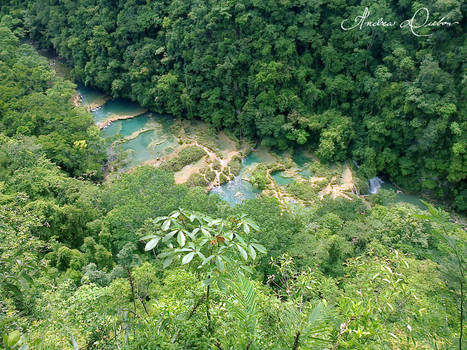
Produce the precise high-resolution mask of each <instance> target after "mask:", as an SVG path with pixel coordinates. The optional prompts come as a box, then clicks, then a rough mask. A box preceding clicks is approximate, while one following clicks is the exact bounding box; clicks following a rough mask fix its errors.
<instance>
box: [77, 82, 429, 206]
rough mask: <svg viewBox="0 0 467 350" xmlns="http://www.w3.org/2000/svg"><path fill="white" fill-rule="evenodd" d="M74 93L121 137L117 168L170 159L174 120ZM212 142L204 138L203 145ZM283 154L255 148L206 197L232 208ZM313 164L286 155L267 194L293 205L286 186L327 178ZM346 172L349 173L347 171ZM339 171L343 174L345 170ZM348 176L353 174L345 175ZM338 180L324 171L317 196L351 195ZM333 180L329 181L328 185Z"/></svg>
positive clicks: (109, 133)
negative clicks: (253, 178)
mask: <svg viewBox="0 0 467 350" xmlns="http://www.w3.org/2000/svg"><path fill="white" fill-rule="evenodd" d="M78 93H79V95H80V99H81V103H82V104H83V105H84V106H87V107H88V109H89V110H90V111H91V113H92V114H93V115H94V119H95V123H96V125H98V126H99V127H100V128H101V130H102V131H101V132H102V133H103V136H104V137H106V138H116V137H117V135H119V136H118V137H120V139H119V140H118V142H116V143H115V142H114V145H113V146H112V147H114V148H115V147H117V146H115V144H117V145H118V147H120V148H121V150H122V151H124V152H125V161H124V163H123V166H121V169H122V170H123V171H126V170H129V169H131V168H133V167H136V166H138V165H142V164H155V163H154V162H155V161H157V160H159V159H163V158H164V157H170V156H171V155H172V154H173V153H174V152H176V150H177V149H178V148H179V147H180V144H181V141H180V137H179V136H177V135H175V134H174V129H173V125H174V119H173V118H172V117H170V116H167V115H161V114H156V113H151V112H147V111H146V110H145V109H144V108H142V107H141V106H139V105H137V104H136V103H133V102H130V101H127V100H124V99H110V98H108V97H106V96H105V95H103V94H102V93H101V92H99V91H97V90H94V89H91V88H85V87H79V88H78ZM213 138H216V137H213ZM224 138H225V137H224ZM219 139H220V138H219ZM212 141H213V140H208V142H212ZM217 141H218V140H217ZM225 143H226V142H224V144H225ZM224 146H225V145H224ZM227 154H228V153H227ZM283 156H285V155H284V154H277V153H275V152H273V151H271V150H268V149H265V148H263V147H259V148H257V149H254V150H253V151H252V152H250V153H249V154H248V155H246V156H245V157H243V159H242V161H241V168H240V172H239V173H238V175H236V176H235V177H233V178H231V180H230V181H228V182H227V183H224V184H222V185H220V186H214V187H213V188H212V189H211V190H210V193H211V194H213V195H218V196H219V197H220V198H221V199H223V200H225V201H227V202H228V203H230V204H232V205H236V204H238V203H241V202H242V201H243V200H247V199H251V198H255V197H257V196H259V194H260V193H261V191H260V190H258V189H256V188H255V187H254V186H253V185H252V184H250V182H248V181H247V180H248V178H249V176H250V175H251V172H252V171H253V169H254V168H255V167H256V166H257V165H258V164H274V163H277V162H281V157H283ZM313 162H315V160H314V159H313V157H312V155H310V154H309V153H307V152H306V151H302V150H298V151H295V153H294V154H292V155H291V157H290V161H289V168H288V169H286V170H282V171H281V170H279V171H274V172H272V173H270V174H269V176H270V180H271V185H269V187H270V192H271V193H273V194H274V195H275V196H278V199H281V197H284V201H292V202H293V201H294V200H293V198H290V197H288V195H287V193H286V192H287V191H286V190H285V189H286V187H287V186H288V185H290V184H292V183H293V182H295V181H299V182H301V183H310V184H312V185H314V184H315V183H316V182H319V180H322V179H326V177H320V175H317V174H316V172H315V173H312V171H311V169H312V165H313ZM347 167H348V166H347ZM346 169H347V170H348V168H346ZM188 170H190V169H188ZM342 170H344V171H345V168H342ZM184 171H185V172H186V171H187V170H186V169H185V170H184ZM348 172H350V171H348ZM350 174H352V173H351V172H350ZM341 177H343V176H340V175H339V173H337V175H336V173H334V176H333V173H332V172H330V173H329V172H328V173H327V179H328V180H329V181H330V183H329V184H327V186H324V185H323V186H322V187H321V188H320V192H319V195H320V196H321V198H322V197H323V196H324V195H332V196H339V195H342V196H343V197H348V195H350V193H351V192H350V187H349V185H348V184H347V185H346V186H347V187H345V186H344V185H345V184H343V183H342V181H341V180H340V178H341ZM332 181H334V183H332V184H331V182H332ZM339 181H340V182H339ZM370 181H371V183H370V189H371V190H372V191H373V192H374V193H376V192H378V189H379V188H383V189H390V190H394V191H396V192H397V193H396V202H403V203H410V204H413V205H415V206H417V207H419V208H422V209H424V208H425V207H424V205H423V204H422V203H421V201H420V199H419V198H418V197H416V196H412V195H409V194H405V193H402V192H400V191H397V189H396V188H395V187H394V186H393V185H392V184H390V183H389V182H388V181H382V180H380V179H379V178H374V179H371V180H370ZM325 185H326V184H325ZM353 191H354V190H353V188H352V192H353ZM369 195H372V194H371V193H370V194H369Z"/></svg>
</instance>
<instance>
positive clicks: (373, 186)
mask: <svg viewBox="0 0 467 350" xmlns="http://www.w3.org/2000/svg"><path fill="white" fill-rule="evenodd" d="M368 182H369V184H370V193H371V194H375V193H378V191H379V189H380V188H381V184H382V183H383V182H384V181H383V180H381V179H380V178H379V177H378V176H375V177H374V178H372V179H370V180H369V181H368Z"/></svg>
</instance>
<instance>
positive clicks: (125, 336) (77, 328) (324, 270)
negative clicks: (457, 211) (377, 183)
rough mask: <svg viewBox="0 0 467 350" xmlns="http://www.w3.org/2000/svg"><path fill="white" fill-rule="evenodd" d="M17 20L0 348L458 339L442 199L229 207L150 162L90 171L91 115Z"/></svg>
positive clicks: (459, 269) (460, 256)
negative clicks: (437, 204)
mask: <svg viewBox="0 0 467 350" xmlns="http://www.w3.org/2000/svg"><path fill="white" fill-rule="evenodd" d="M11 2H14V1H11ZM38 3H39V2H38ZM51 3H54V4H55V2H52V1H51ZM151 3H152V4H153V5H154V6H156V4H157V3H156V2H151ZM284 3H286V2H284ZM60 4H63V5H64V6H70V8H71V7H72V6H76V9H77V10H78V9H81V8H80V6H79V3H76V2H60ZM73 4H74V5H73ZM128 4H131V3H130V2H128ZM57 6H58V5H57ZM109 6H110V5H109ZM159 6H161V9H163V8H165V6H162V3H159ZM183 6H188V5H184V4H183V3H182V2H173V3H172V5H170V6H169V7H170V8H172V7H173V11H175V9H176V8H177V9H179V8H180V7H183ZM274 6H276V5H275V4H273V3H271V4H269V7H268V9H267V10H268V11H269V10H271V9H273V8H274ZM281 6H285V5H281ZM156 7H157V6H156ZM44 9H47V10H50V8H49V7H47V6H44ZM96 9H98V8H94V9H93V11H92V12H93V13H95V14H96V15H98V14H99V11H96ZM108 9H113V7H109V8H108ZM81 10H82V9H81ZM109 11H110V10H109ZM112 11H113V10H112ZM264 11H266V9H265V10H264ZM181 13H183V12H181ZM227 14H228V11H227V12H220V16H221V17H229V16H226V15H227ZM57 16H58V15H57ZM132 17H133V19H134V16H132ZM70 18H73V17H72V16H71V17H70ZM88 18H91V17H86V19H88ZM103 18H107V17H106V16H104V17H103ZM108 18H111V14H108ZM151 18H152V17H151ZM101 19H102V18H100V17H99V16H97V17H96V20H101ZM59 20H65V18H64V17H63V16H61V17H60V16H58V17H57V18H55V17H54V21H55V23H56V24H58V23H61V22H60V21H59ZM122 20H123V18H122ZM170 20H171V19H170V18H169V19H167V20H166V21H165V22H167V23H166V26H170ZM253 20H254V18H252V19H249V20H248V21H253ZM277 20H282V18H278V19H277ZM128 21H129V19H128ZM248 21H247V22H248ZM14 22H15V21H14V20H12V18H11V17H4V19H3V20H2V25H0V43H1V44H2V46H1V51H0V81H1V85H0V112H1V114H0V123H1V125H2V128H1V130H0V335H1V338H0V346H1V347H2V348H5V349H26V346H28V347H29V348H30V349H127V350H131V349H135V350H136V349H251V350H254V349H257V350H259V349H278V350H279V349H281V350H282V349H293V350H297V349H414V350H415V349H453V348H458V349H459V350H460V349H463V348H465V346H466V343H465V338H464V340H462V336H461V335H462V334H463V333H465V328H466V327H465V326H464V327H463V326H462V322H463V319H464V314H465V306H464V304H465V285H466V275H465V271H466V261H465V257H466V256H467V244H466V242H467V235H466V232H465V230H464V229H463V228H462V227H461V226H460V225H458V224H455V223H453V222H451V220H450V218H449V215H448V214H447V213H445V212H443V211H442V210H439V209H434V208H433V207H431V206H430V205H429V204H427V205H428V207H429V209H430V211H429V212H427V211H424V212H422V211H421V210H420V209H417V208H415V207H412V206H410V205H401V204H391V203H390V200H391V198H390V196H387V195H385V196H384V200H381V201H373V202H372V203H371V202H368V201H364V200H363V199H362V198H360V197H358V196H354V197H352V200H347V199H343V198H340V199H336V200H333V199H325V200H323V201H316V203H315V204H314V205H313V206H307V207H305V206H300V205H296V206H291V208H290V209H289V210H288V211H282V209H281V207H280V206H279V204H278V202H277V200H276V199H274V198H271V197H259V198H257V199H254V200H250V201H247V202H244V203H243V204H241V205H238V206H236V207H231V206H230V205H228V204H227V203H225V202H222V201H221V200H220V199H219V198H218V197H216V196H209V195H207V194H206V193H205V192H204V191H203V190H202V189H200V188H189V187H187V186H184V185H175V184H174V177H173V174H172V173H170V172H167V171H165V170H161V169H156V168H154V167H151V166H143V167H139V168H136V169H134V170H133V171H132V172H128V173H115V174H112V176H110V177H109V179H108V180H107V181H105V182H104V183H102V184H97V183H92V182H90V181H89V180H90V178H94V177H98V176H99V174H100V171H98V167H99V166H100V161H101V160H102V159H103V156H102V155H103V154H104V151H103V148H102V142H101V140H100V137H99V134H98V133H97V131H96V129H95V127H94V126H92V118H91V116H90V115H89V114H87V113H86V112H85V111H84V110H83V109H81V108H73V106H72V104H71V102H70V96H71V92H72V90H73V89H74V86H73V84H71V83H70V82H68V81H66V80H63V79H59V78H57V77H55V76H54V73H52V71H51V70H50V68H49V67H47V64H46V62H45V61H44V60H43V59H41V58H40V57H39V56H38V55H37V54H36V53H35V52H34V50H32V48H31V47H30V46H28V45H25V44H20V43H19V40H18V38H17V37H16V36H15V35H14V34H13V33H12V31H11V29H13V30H15V32H16V34H17V35H21V30H20V29H19V28H20V27H16V24H15V23H14ZM133 22H134V21H133ZM133 22H132V23H133ZM253 22H254V21H253ZM51 23H52V22H51ZM96 23H98V22H96ZM100 23H101V24H102V23H104V22H102V21H101V22H100ZM215 24H216V22H214V23H213V24H212V25H213V26H215ZM77 25H78V24H77ZM15 28H16V29H15ZM70 28H71V27H70ZM135 28H136V27H135ZM138 28H139V27H138ZM207 29H208V30H209V28H208V27H207ZM261 29H263V28H261ZM138 30H139V29H138ZM263 34H264V33H263ZM136 36H137V34H135V37H136ZM129 38H131V36H129ZM67 39H68V38H67ZM278 42H280V41H279V39H278ZM99 47H100V46H99ZM108 49H109V50H110V51H111V47H110V46H109V47H108ZM92 50H94V51H92ZM92 50H91V51H90V53H92V52H98V48H97V47H93V49H92ZM281 50H282V51H283V52H287V50H285V48H284V47H282V49H281ZM196 57H198V58H199V57H200V56H199V55H198V56H196ZM83 59H84V58H83ZM7 62H8V63H7ZM77 67H79V65H78V66H77ZM226 78H227V76H226ZM227 81H228V80H227ZM201 104H202V103H201ZM6 120H8V121H9V123H6V122H5V121H6ZM331 124H332V123H331ZM341 126H342V127H345V124H344V125H341V124H340V123H339V125H336V129H339V128H340V127H341ZM76 142H77V143H76ZM186 152H187V154H186V155H185V156H186V157H190V158H191V156H192V154H195V153H196V154H197V153H199V154H201V153H200V152H197V151H193V150H192V151H186ZM196 157H198V156H196ZM258 171H259V175H258V178H262V177H261V176H264V169H258ZM91 174H92V175H91ZM70 175H72V176H70ZM84 175H89V176H88V178H86V177H85V176H84ZM73 176H75V177H73ZM77 176H81V178H79V177H78V178H77ZM295 186H296V191H297V192H300V193H303V195H304V196H311V194H309V193H307V192H306V191H303V190H302V189H300V188H299V187H297V185H295ZM380 203H384V204H385V205H384V206H383V205H381V204H380ZM180 208H183V209H180ZM462 327H463V328H462ZM462 331H464V332H462Z"/></svg>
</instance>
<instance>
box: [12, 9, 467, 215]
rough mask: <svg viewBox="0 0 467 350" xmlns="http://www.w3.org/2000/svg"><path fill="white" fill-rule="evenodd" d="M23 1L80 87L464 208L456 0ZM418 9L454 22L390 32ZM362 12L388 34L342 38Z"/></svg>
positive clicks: (370, 31)
mask: <svg viewBox="0 0 467 350" xmlns="http://www.w3.org/2000/svg"><path fill="white" fill-rule="evenodd" d="M20 3H23V4H26V6H24V7H23V8H27V9H26V10H25V11H23V12H21V13H20V14H19V16H24V18H25V24H26V31H27V32H28V34H29V35H30V37H31V38H32V39H33V40H34V41H36V42H39V43H40V44H41V46H42V47H46V48H50V47H53V48H54V49H55V50H56V51H57V53H58V54H59V55H60V56H61V57H63V58H65V59H67V60H68V61H69V62H70V63H72V65H73V76H74V77H75V78H77V79H78V80H80V81H82V82H84V83H85V84H90V85H92V86H96V87H99V88H101V89H102V90H104V91H108V92H109V93H110V92H111V93H112V95H113V96H123V97H128V98H130V99H132V100H135V101H138V102H139V103H140V104H142V105H143V106H146V107H149V108H151V109H152V110H155V111H164V112H166V113H169V114H172V115H174V116H184V117H187V118H194V117H200V118H202V119H203V120H205V121H208V122H210V123H211V124H212V125H214V126H215V127H217V128H228V129H231V130H234V131H235V132H236V134H237V135H239V136H248V137H258V138H260V139H261V140H262V141H263V143H264V144H265V145H269V146H275V147H278V148H280V149H284V148H286V147H290V146H293V145H297V144H298V145H307V146H308V147H310V148H311V149H313V150H316V154H317V155H318V156H319V157H320V158H321V160H323V161H336V160H344V159H347V158H353V159H354V160H356V161H357V162H358V163H359V164H361V173H362V174H363V175H364V176H366V177H373V176H375V175H376V174H378V173H385V174H387V175H389V177H390V178H391V179H392V180H393V181H394V182H396V183H397V184H398V185H400V186H402V187H404V188H406V189H408V190H411V191H420V190H423V191H428V192H432V193H433V194H435V195H438V196H444V197H447V198H448V199H450V200H453V201H454V203H455V205H456V206H457V208H458V209H461V210H465V209H466V208H467V188H466V182H465V179H466V175H467V173H466V171H467V170H466V169H467V163H466V160H467V150H466V147H467V144H466V140H467V121H466V119H465V118H466V115H467V109H466V105H465V102H466V101H467V94H466V92H467V90H466V88H465V87H466V86H467V84H466V80H465V79H466V78H465V76H466V70H465V69H466V68H465V64H464V62H465V57H466V56H467V51H466V49H467V46H466V44H465V40H466V34H465V33H466V32H465V26H466V20H465V12H466V5H465V3H464V2H463V1H460V0H453V1H443V0H427V1H424V2H422V3H420V2H410V1H398V2H394V1H384V0H380V1H376V2H375V1H339V0H333V1H322V0H306V1H303V0H284V1H269V0H261V1H259V0H236V1H231V0H222V1H218V0H216V1H212V0H211V1H195V2H187V1H182V0H177V1H146V0H131V1H111V2H109V1H106V0H80V1H60V2H57V1H50V0H29V1H20ZM423 6H426V7H427V8H429V10H430V16H431V17H430V21H431V20H439V19H441V18H445V20H446V21H449V22H459V23H458V24H457V25H453V26H449V27H447V26H442V27H430V28H421V29H419V31H420V33H421V34H432V36H430V37H417V36H415V35H413V34H412V33H411V32H410V30H409V28H405V29H401V28H399V26H398V24H399V23H401V22H402V21H404V20H406V19H409V18H411V17H412V16H413V14H414V13H415V11H416V10H417V9H419V8H420V7H423ZM365 7H368V8H369V11H370V17H369V18H368V19H367V20H369V21H373V22H375V21H377V19H378V18H380V17H381V18H383V19H384V20H385V21H388V22H392V21H395V22H396V23H397V26H396V27H394V28H388V27H383V28H382V27H371V26H366V25H364V26H363V29H362V30H359V29H356V30H352V31H343V30H341V22H342V21H343V20H345V19H349V21H348V23H353V19H354V18H355V17H356V16H358V15H361V14H362V13H363V10H364V8H365ZM419 21H421V18H419Z"/></svg>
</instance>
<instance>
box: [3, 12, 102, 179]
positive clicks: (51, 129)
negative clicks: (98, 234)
mask: <svg viewBox="0 0 467 350" xmlns="http://www.w3.org/2000/svg"><path fill="white" fill-rule="evenodd" d="M3 20H4V21H5V22H7V23H8V18H7V17H5V18H4V19H3ZM18 43H19V40H18V38H17V37H16V36H14V35H13V33H12V32H11V31H10V29H8V28H7V27H5V26H1V27H0V45H1V47H2V51H1V54H0V130H2V132H3V133H4V134H5V135H8V136H15V135H27V136H34V137H35V140H37V141H36V142H37V143H39V144H40V145H41V146H42V149H43V151H44V152H45V154H46V155H47V157H48V158H49V159H51V160H52V161H53V162H55V163H56V164H57V165H59V166H60V167H61V168H62V169H64V170H65V171H67V172H68V173H69V174H71V175H74V176H84V177H87V178H90V179H98V178H99V177H101V176H102V169H101V168H102V163H103V161H104V159H105V152H103V148H102V138H101V137H100V136H99V131H98V129H97V128H96V127H95V126H94V124H93V119H92V116H91V115H90V114H89V113H87V112H86V111H85V110H84V109H81V108H73V106H72V105H71V104H70V103H69V100H70V99H71V97H72V95H74V94H75V93H76V90H75V89H76V86H75V85H74V84H72V83H71V82H70V81H66V80H63V79H62V78H59V77H57V76H56V75H55V72H54V71H52V70H51V69H50V68H49V67H48V62H47V60H46V59H45V58H43V57H41V56H39V55H38V54H37V52H36V51H35V50H34V49H33V48H32V47H31V46H30V45H18ZM1 161H2V162H7V163H8V159H7V160H5V159H1Z"/></svg>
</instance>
